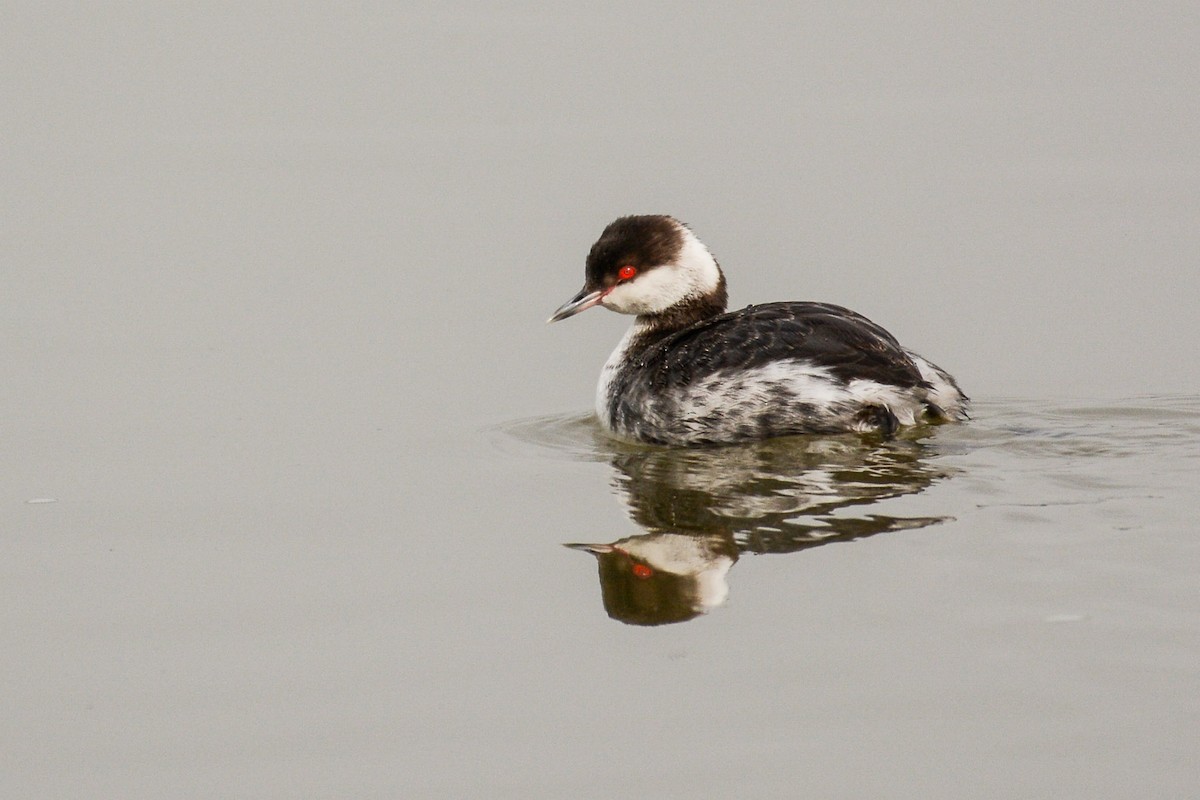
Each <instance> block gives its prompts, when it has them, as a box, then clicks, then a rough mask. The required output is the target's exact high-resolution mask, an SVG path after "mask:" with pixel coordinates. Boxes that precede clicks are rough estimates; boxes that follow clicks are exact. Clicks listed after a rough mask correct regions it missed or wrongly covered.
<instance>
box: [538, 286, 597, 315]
mask: <svg viewBox="0 0 1200 800" xmlns="http://www.w3.org/2000/svg"><path fill="white" fill-rule="evenodd" d="M602 297H604V292H602V291H600V290H599V289H597V290H596V291H594V292H589V291H588V290H587V289H581V290H580V291H579V294H577V295H575V296H574V297H572V298H571V299H570V300H568V301H567V302H565V303H563V304H562V305H561V306H559V309H558V311H555V312H554V313H553V314H551V315H550V319H548V320H546V322H558V321H559V320H560V319H566V318H567V317H573V316H575V315H576V314H578V313H579V312H580V311H587V310H588V309H589V308H591V307H592V306H594V305H596V304H597V303H599V302H600V298H602Z"/></svg>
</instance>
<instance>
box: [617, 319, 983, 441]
mask: <svg viewBox="0 0 1200 800" xmlns="http://www.w3.org/2000/svg"><path fill="white" fill-rule="evenodd" d="M632 333H633V335H632V336H631V337H629V338H628V341H627V343H625V346H624V347H623V348H619V351H618V352H619V353H620V356H619V357H617V356H618V354H617V353H614V357H617V358H616V363H613V360H612V359H610V363H611V364H613V367H614V369H613V374H612V376H611V378H610V380H609V381H608V382H607V384H604V383H603V382H602V386H601V391H602V392H603V395H604V397H603V400H604V402H603V404H602V407H601V408H600V409H598V410H599V411H600V413H601V417H602V419H601V421H602V423H604V425H605V427H607V428H609V429H610V430H611V431H613V432H614V433H616V434H617V435H619V436H621V437H624V438H628V439H634V440H638V441H644V442H651V443H656V444H675V445H681V444H706V443H720V442H736V441H747V440H753V439H763V438H768V437H771V436H782V435H787V434H794V433H835V432H841V431H848V430H853V431H877V432H880V433H883V434H891V433H894V432H895V431H896V429H897V428H898V427H899V426H900V425H912V424H915V423H916V422H918V421H921V420H931V421H932V420H945V419H960V418H962V417H963V416H964V413H965V401H966V398H965V397H964V396H963V394H962V392H961V391H960V390H959V389H958V387H957V386H956V385H955V384H954V381H953V379H951V378H950V377H949V376H948V375H947V374H946V373H945V372H944V371H943V370H940V369H939V368H937V367H936V366H934V365H932V364H930V363H929V362H927V361H925V360H924V359H921V358H920V357H916V356H913V355H912V354H910V353H908V352H907V351H906V350H904V349H903V348H902V347H901V346H900V345H899V343H897V342H896V340H895V339H894V338H893V337H892V336H891V334H889V333H888V332H887V331H885V330H884V329H883V328H880V327H879V326H878V325H875V324H874V323H872V322H871V321H870V320H868V319H866V318H865V317H862V316H861V315H859V314H856V313H854V312H853V311H849V310H847V309H844V308H840V307H838V306H833V305H828V304H824V303H800V302H796V303H771V304H769V305H763V306H751V307H750V308H747V309H744V310H742V311H738V312H734V313H730V314H722V315H719V316H716V317H712V318H710V319H706V320H703V321H701V322H698V323H696V324H694V325H692V326H690V327H688V328H685V329H684V330H681V331H677V332H674V333H670V334H666V335H662V334H660V333H658V332H657V331H656V330H654V329H653V328H652V327H650V326H644V330H642V331H639V329H638V326H636V325H635V327H634V330H633V332H632Z"/></svg>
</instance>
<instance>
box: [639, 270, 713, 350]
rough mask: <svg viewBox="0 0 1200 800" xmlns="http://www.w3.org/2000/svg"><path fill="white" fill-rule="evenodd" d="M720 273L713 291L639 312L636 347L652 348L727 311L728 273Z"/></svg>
mask: <svg viewBox="0 0 1200 800" xmlns="http://www.w3.org/2000/svg"><path fill="white" fill-rule="evenodd" d="M717 275H718V280H717V286H716V288H715V289H714V290H713V291H711V292H707V293H705V294H702V295H696V296H694V297H688V298H685V299H683V300H680V301H679V302H678V303H676V304H675V305H673V306H671V307H670V308H668V309H665V310H663V311H659V312H658V313H655V314H639V315H638V317H637V319H635V320H634V337H633V338H634V341H633V342H631V345H633V347H634V348H636V349H642V348H645V347H649V346H650V345H652V344H654V343H655V342H658V341H660V340H662V339H664V338H666V337H667V336H670V335H671V334H673V333H675V332H677V331H681V330H683V329H684V328H688V327H691V326H692V325H695V324H696V323H697V322H701V321H702V320H706V319H708V318H710V317H715V316H717V315H718V314H723V313H725V307H726V305H727V303H728V302H729V294H728V292H727V291H726V288H725V275H724V274H722V273H721V272H720V270H718V272H717Z"/></svg>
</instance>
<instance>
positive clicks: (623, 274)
mask: <svg viewBox="0 0 1200 800" xmlns="http://www.w3.org/2000/svg"><path fill="white" fill-rule="evenodd" d="M634 275H637V267H631V266H629V265H628V264H626V265H625V266H623V267H621V268H620V269H619V270H617V277H618V278H620V279H621V280H623V281H627V280H629V279H630V278H632V277H633V276H634Z"/></svg>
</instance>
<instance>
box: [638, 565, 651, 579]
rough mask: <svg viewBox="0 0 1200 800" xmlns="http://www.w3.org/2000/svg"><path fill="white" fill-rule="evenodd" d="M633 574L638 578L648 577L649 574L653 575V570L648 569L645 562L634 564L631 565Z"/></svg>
mask: <svg viewBox="0 0 1200 800" xmlns="http://www.w3.org/2000/svg"><path fill="white" fill-rule="evenodd" d="M633 574H634V575H636V576H637V577H639V578H643V579H644V578H649V577H650V576H651V575H653V574H654V570H652V569H650V568H649V567H647V566H646V565H645V564H634V565H633Z"/></svg>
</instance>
